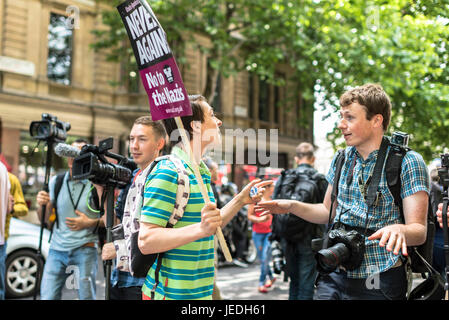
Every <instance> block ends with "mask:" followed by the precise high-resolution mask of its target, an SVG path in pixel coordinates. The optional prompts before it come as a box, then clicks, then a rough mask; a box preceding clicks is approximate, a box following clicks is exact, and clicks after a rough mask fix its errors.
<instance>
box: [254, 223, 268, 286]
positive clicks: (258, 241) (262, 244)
mask: <svg viewBox="0 0 449 320" xmlns="http://www.w3.org/2000/svg"><path fill="white" fill-rule="evenodd" d="M270 235H271V233H257V232H254V231H253V241H254V245H255V246H256V249H257V256H258V257H259V260H260V277H259V286H263V285H264V284H265V280H266V279H267V277H268V278H269V279H270V280H272V279H273V274H272V273H271V268H270V264H269V263H270V258H271V250H270V241H268V237H269V236H270Z"/></svg>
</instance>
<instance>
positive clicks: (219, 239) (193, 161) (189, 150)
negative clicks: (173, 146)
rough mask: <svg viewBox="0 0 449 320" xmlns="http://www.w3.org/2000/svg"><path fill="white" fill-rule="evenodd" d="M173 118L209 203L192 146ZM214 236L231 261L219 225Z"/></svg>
mask: <svg viewBox="0 0 449 320" xmlns="http://www.w3.org/2000/svg"><path fill="white" fill-rule="evenodd" d="M174 119H175V121H176V125H177V126H178V130H179V132H180V134H181V139H182V142H183V144H184V147H185V149H186V151H187V153H188V154H189V157H190V161H191V162H192V164H193V172H194V174H195V177H196V180H197V181H198V183H199V185H200V189H201V194H202V196H203V200H204V202H205V203H206V204H207V203H210V202H211V201H210V199H209V195H208V193H207V189H206V186H205V184H204V182H203V178H202V177H201V174H200V170H199V169H198V164H197V162H196V160H195V157H194V156H193V152H192V148H191V147H190V142H189V139H188V138H187V135H186V132H185V129H184V125H183V124H182V121H181V118H180V117H175V118H174ZM216 236H217V238H218V242H219V243H220V247H221V250H222V251H223V254H224V256H225V258H226V261H228V262H231V261H232V256H231V253H230V252H229V248H228V245H227V244H226V240H225V238H224V236H223V232H222V231H221V228H220V227H218V228H217V232H216Z"/></svg>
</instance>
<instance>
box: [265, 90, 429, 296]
mask: <svg viewBox="0 0 449 320" xmlns="http://www.w3.org/2000/svg"><path fill="white" fill-rule="evenodd" d="M390 115H391V103H390V100H389V98H388V96H387V94H386V93H385V92H384V90H383V89H382V87H381V86H380V85H377V84H366V85H363V86H360V87H356V88H354V89H351V90H349V91H347V92H345V93H344V94H343V95H342V96H341V97H340V117H341V119H340V122H339V124H338V128H339V129H340V131H341V133H342V135H343V136H344V139H345V141H346V145H347V148H346V149H345V151H344V152H345V162H344V164H343V166H342V170H341V175H340V179H339V183H338V195H337V198H336V201H335V203H334V204H333V206H332V208H333V210H332V211H333V212H332V216H331V218H332V219H333V220H332V222H333V223H335V222H339V223H342V224H343V225H344V227H345V229H346V230H348V229H349V230H353V229H357V230H358V231H360V230H367V231H370V232H368V233H365V234H364V242H365V247H366V249H365V253H364V255H363V260H362V263H361V264H360V265H359V267H357V268H356V269H354V270H346V269H345V268H344V267H342V266H341V265H340V266H338V267H337V268H336V269H335V270H334V271H332V272H330V273H329V274H324V273H320V274H319V276H318V278H317V287H316V291H315V296H314V299H317V300H323V299H336V300H339V299H342V300H343V299H351V300H375V299H378V300H384V299H388V300H389V299H399V300H400V299H405V298H406V293H407V275H406V271H405V263H404V257H406V256H407V255H408V252H407V246H416V245H420V244H422V243H424V242H425V240H426V228H427V227H426V218H427V206H428V193H429V176H428V172H427V167H426V164H425V163H424V161H423V159H422V157H421V156H420V155H419V154H418V153H416V152H414V151H409V152H407V153H406V155H405V157H404V159H403V161H402V165H401V193H400V196H401V198H402V206H403V213H404V220H405V223H404V222H402V221H403V220H402V219H401V216H400V210H399V207H398V206H396V205H395V203H394V199H393V196H392V194H391V192H390V190H389V189H388V186H387V182H386V176H385V167H383V173H382V175H381V177H380V182H379V186H378V188H377V191H378V192H377V196H378V198H377V201H376V202H375V204H374V205H372V206H370V207H368V205H367V203H366V199H365V198H366V197H365V196H366V189H367V188H368V185H369V183H370V181H372V180H373V179H371V178H372V175H373V169H374V166H375V163H376V160H377V156H378V153H379V149H380V146H381V143H382V139H383V136H384V133H385V132H386V130H387V128H388V125H389V122H390ZM388 148H390V147H388ZM388 150H389V149H387V155H388ZM335 165H336V156H334V159H333V161H332V164H331V167H330V169H329V172H328V174H327V177H326V179H327V181H328V182H329V186H328V189H327V192H326V196H325V198H324V201H323V203H320V204H307V203H302V202H298V201H292V200H275V201H267V202H259V204H258V206H257V210H261V211H265V213H266V214H268V213H278V214H283V213H287V212H292V213H294V214H295V215H297V216H299V217H301V218H303V219H305V220H307V221H310V222H313V223H318V224H324V223H328V220H329V212H330V208H331V194H332V189H333V183H334V178H335ZM350 174H352V177H353V178H352V179H348V175H350ZM370 177H371V178H370ZM348 182H350V183H349V184H348ZM365 226H366V227H365ZM365 228H367V229H365ZM361 232H363V231H361ZM373 277H377V280H378V281H377V282H376V281H373V282H372V283H371V282H370V279H372V278H373ZM373 283H374V284H375V285H372V284H373Z"/></svg>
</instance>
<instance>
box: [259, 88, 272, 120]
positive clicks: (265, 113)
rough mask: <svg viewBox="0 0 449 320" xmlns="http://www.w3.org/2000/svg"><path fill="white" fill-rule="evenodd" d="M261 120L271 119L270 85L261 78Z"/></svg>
mask: <svg viewBox="0 0 449 320" xmlns="http://www.w3.org/2000/svg"><path fill="white" fill-rule="evenodd" d="M259 120H262V121H270V86H269V85H268V82H266V81H265V80H259Z"/></svg>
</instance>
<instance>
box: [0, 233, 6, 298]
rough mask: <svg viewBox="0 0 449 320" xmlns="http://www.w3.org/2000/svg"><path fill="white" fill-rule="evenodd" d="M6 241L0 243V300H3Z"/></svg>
mask: <svg viewBox="0 0 449 320" xmlns="http://www.w3.org/2000/svg"><path fill="white" fill-rule="evenodd" d="M5 275H6V242H5V244H0V300H5Z"/></svg>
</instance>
